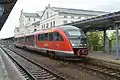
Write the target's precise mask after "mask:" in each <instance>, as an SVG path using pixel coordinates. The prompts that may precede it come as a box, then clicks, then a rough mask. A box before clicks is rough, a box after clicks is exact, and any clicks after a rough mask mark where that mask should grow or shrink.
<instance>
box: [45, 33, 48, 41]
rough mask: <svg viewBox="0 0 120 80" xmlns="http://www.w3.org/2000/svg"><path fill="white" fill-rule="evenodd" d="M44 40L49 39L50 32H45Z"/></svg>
mask: <svg viewBox="0 0 120 80" xmlns="http://www.w3.org/2000/svg"><path fill="white" fill-rule="evenodd" d="M44 40H45V41H47V40H48V33H45V34H44Z"/></svg>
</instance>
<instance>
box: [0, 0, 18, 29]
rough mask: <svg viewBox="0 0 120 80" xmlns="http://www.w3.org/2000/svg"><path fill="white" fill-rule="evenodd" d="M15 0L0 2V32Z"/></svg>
mask: <svg viewBox="0 0 120 80" xmlns="http://www.w3.org/2000/svg"><path fill="white" fill-rule="evenodd" d="M16 1H17V0H0V30H1V29H2V27H3V25H4V23H5V22H6V20H7V18H8V16H9V14H10V12H11V10H12V9H13V7H14V5H15V4H16Z"/></svg>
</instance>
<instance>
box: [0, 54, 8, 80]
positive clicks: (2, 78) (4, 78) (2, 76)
mask: <svg viewBox="0 0 120 80" xmlns="http://www.w3.org/2000/svg"><path fill="white" fill-rule="evenodd" d="M0 53H1V52H0ZM0 80H10V79H9V77H8V72H7V70H6V68H5V64H4V62H3V60H2V57H1V54H0Z"/></svg>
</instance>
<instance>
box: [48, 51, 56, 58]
mask: <svg viewBox="0 0 120 80" xmlns="http://www.w3.org/2000/svg"><path fill="white" fill-rule="evenodd" d="M48 54H49V55H50V57H51V58H55V59H56V55H55V52H53V51H49V53H48Z"/></svg>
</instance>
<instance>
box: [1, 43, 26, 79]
mask: <svg viewBox="0 0 120 80" xmlns="http://www.w3.org/2000/svg"><path fill="white" fill-rule="evenodd" d="M1 47H2V46H1V45H0V80H25V79H24V77H23V75H22V74H21V73H20V71H19V70H18V69H17V68H16V66H15V65H14V63H13V62H12V60H11V59H10V58H9V57H8V56H7V54H5V52H4V51H3V50H2V48H1Z"/></svg>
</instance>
